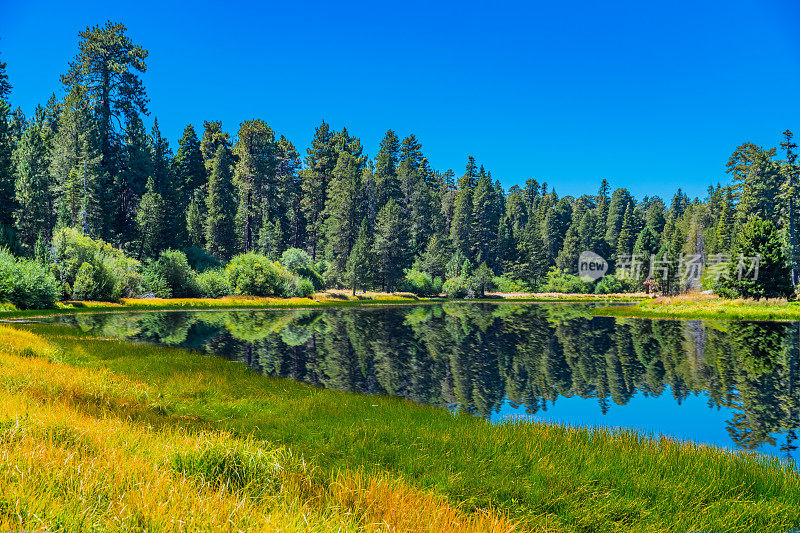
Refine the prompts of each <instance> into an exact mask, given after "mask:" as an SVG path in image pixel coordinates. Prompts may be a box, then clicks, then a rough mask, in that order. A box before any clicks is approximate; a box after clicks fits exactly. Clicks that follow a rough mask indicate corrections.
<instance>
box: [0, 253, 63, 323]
mask: <svg viewBox="0 0 800 533" xmlns="http://www.w3.org/2000/svg"><path fill="white" fill-rule="evenodd" d="M60 295H61V288H60V286H59V283H58V281H57V280H56V278H55V277H54V276H53V274H52V273H51V272H50V271H49V270H48V269H47V267H45V266H44V265H41V264H40V263H37V262H36V261H31V260H29V259H21V258H16V257H14V256H13V255H11V253H10V252H8V250H5V249H2V248H0V302H7V303H10V304H13V305H14V306H15V307H17V308H18V309H49V308H52V307H55V305H56V302H57V301H58V300H59V297H60Z"/></svg>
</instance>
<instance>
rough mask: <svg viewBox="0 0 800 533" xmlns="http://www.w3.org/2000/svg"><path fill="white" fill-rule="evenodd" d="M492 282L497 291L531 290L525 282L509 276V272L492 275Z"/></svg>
mask: <svg viewBox="0 0 800 533" xmlns="http://www.w3.org/2000/svg"><path fill="white" fill-rule="evenodd" d="M492 283H494V286H495V287H497V290H498V292H531V288H530V287H529V286H528V284H527V283H525V282H524V281H522V280H519V279H516V278H513V277H511V275H509V274H503V275H502V276H495V277H493V278H492Z"/></svg>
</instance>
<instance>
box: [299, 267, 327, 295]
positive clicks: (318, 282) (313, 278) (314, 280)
mask: <svg viewBox="0 0 800 533" xmlns="http://www.w3.org/2000/svg"><path fill="white" fill-rule="evenodd" d="M295 273H296V274H297V275H298V276H300V277H301V278H306V279H307V280H309V281H310V282H311V284H312V285H313V286H314V290H316V291H323V290H325V279H324V278H323V277H322V276H320V275H319V273H318V272H317V271H316V270H314V269H313V268H311V267H307V268H304V267H300V268H297V269H295Z"/></svg>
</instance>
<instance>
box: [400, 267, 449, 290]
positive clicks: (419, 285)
mask: <svg viewBox="0 0 800 533" xmlns="http://www.w3.org/2000/svg"><path fill="white" fill-rule="evenodd" d="M405 274H406V277H405V279H404V280H403V282H402V283H401V285H400V290H401V291H403V292H411V293H414V294H416V295H417V296H438V295H439V293H441V292H442V279H441V278H439V277H436V278H433V277H431V275H430V274H428V273H427V272H421V271H419V270H416V269H413V268H407V269H406V270H405Z"/></svg>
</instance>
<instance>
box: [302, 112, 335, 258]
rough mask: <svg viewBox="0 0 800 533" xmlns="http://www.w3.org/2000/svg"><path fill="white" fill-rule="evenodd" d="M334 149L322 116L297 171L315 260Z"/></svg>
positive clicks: (320, 241) (330, 176)
mask: <svg viewBox="0 0 800 533" xmlns="http://www.w3.org/2000/svg"><path fill="white" fill-rule="evenodd" d="M337 158H338V153H337V151H336V148H335V146H334V139H333V133H332V132H331V130H330V126H328V124H327V123H326V122H325V121H324V120H323V121H322V124H320V125H319V126H318V127H317V129H316V131H315V132H314V139H313V140H312V141H311V146H310V147H309V148H308V155H307V156H306V167H305V168H304V169H303V171H302V172H301V177H302V191H303V198H302V201H301V209H302V211H303V214H304V215H305V219H306V221H307V232H308V235H307V237H306V241H307V242H308V246H309V248H310V251H311V258H312V259H313V260H314V261H316V259H317V250H318V249H319V248H321V246H320V245H321V243H322V239H323V234H324V230H325V226H324V223H325V218H324V216H323V212H324V211H325V203H326V201H327V199H328V184H329V183H330V180H331V178H332V175H333V169H334V168H335V166H336V161H337Z"/></svg>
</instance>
